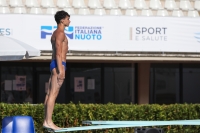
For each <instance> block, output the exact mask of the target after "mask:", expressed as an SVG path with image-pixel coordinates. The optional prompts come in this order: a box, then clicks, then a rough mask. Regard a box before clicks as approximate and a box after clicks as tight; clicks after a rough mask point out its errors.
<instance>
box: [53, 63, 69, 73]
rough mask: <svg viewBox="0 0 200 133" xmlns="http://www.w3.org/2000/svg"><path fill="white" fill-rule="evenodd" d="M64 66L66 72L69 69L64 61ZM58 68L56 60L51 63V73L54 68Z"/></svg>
mask: <svg viewBox="0 0 200 133" xmlns="http://www.w3.org/2000/svg"><path fill="white" fill-rule="evenodd" d="M62 65H63V66H65V70H66V68H67V64H66V62H63V61H62ZM56 67H57V62H56V60H52V61H51V63H50V72H51V71H52V70H53V69H54V68H56Z"/></svg>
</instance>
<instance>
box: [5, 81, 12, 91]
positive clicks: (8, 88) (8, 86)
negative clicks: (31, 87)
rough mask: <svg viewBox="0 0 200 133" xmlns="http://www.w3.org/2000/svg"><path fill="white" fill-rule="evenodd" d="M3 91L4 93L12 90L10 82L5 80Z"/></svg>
mask: <svg viewBox="0 0 200 133" xmlns="http://www.w3.org/2000/svg"><path fill="white" fill-rule="evenodd" d="M5 90H6V91H11V90H12V80H5Z"/></svg>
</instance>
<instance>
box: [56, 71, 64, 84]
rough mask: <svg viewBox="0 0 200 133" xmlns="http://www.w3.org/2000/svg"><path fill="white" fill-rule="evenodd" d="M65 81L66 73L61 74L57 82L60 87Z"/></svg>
mask: <svg viewBox="0 0 200 133" xmlns="http://www.w3.org/2000/svg"><path fill="white" fill-rule="evenodd" d="M64 79H65V73H64V72H61V73H59V74H58V77H57V82H58V85H59V86H61V85H62V84H63V82H64Z"/></svg>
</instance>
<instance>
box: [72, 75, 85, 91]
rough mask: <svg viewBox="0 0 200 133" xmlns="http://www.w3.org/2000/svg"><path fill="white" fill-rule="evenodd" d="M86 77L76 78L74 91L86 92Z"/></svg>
mask: <svg viewBox="0 0 200 133" xmlns="http://www.w3.org/2000/svg"><path fill="white" fill-rule="evenodd" d="M84 91H85V85H84V77H75V78H74V92H84Z"/></svg>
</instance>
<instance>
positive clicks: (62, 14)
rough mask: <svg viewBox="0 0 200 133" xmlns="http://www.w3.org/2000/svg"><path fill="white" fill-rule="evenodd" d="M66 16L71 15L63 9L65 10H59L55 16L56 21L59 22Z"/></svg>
mask: <svg viewBox="0 0 200 133" xmlns="http://www.w3.org/2000/svg"><path fill="white" fill-rule="evenodd" d="M66 16H67V17H70V15H69V14H68V13H67V12H66V11H63V10H61V11H57V12H56V14H55V16H54V18H55V21H56V23H57V24H59V23H60V20H61V19H64V18H65V17H66Z"/></svg>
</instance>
